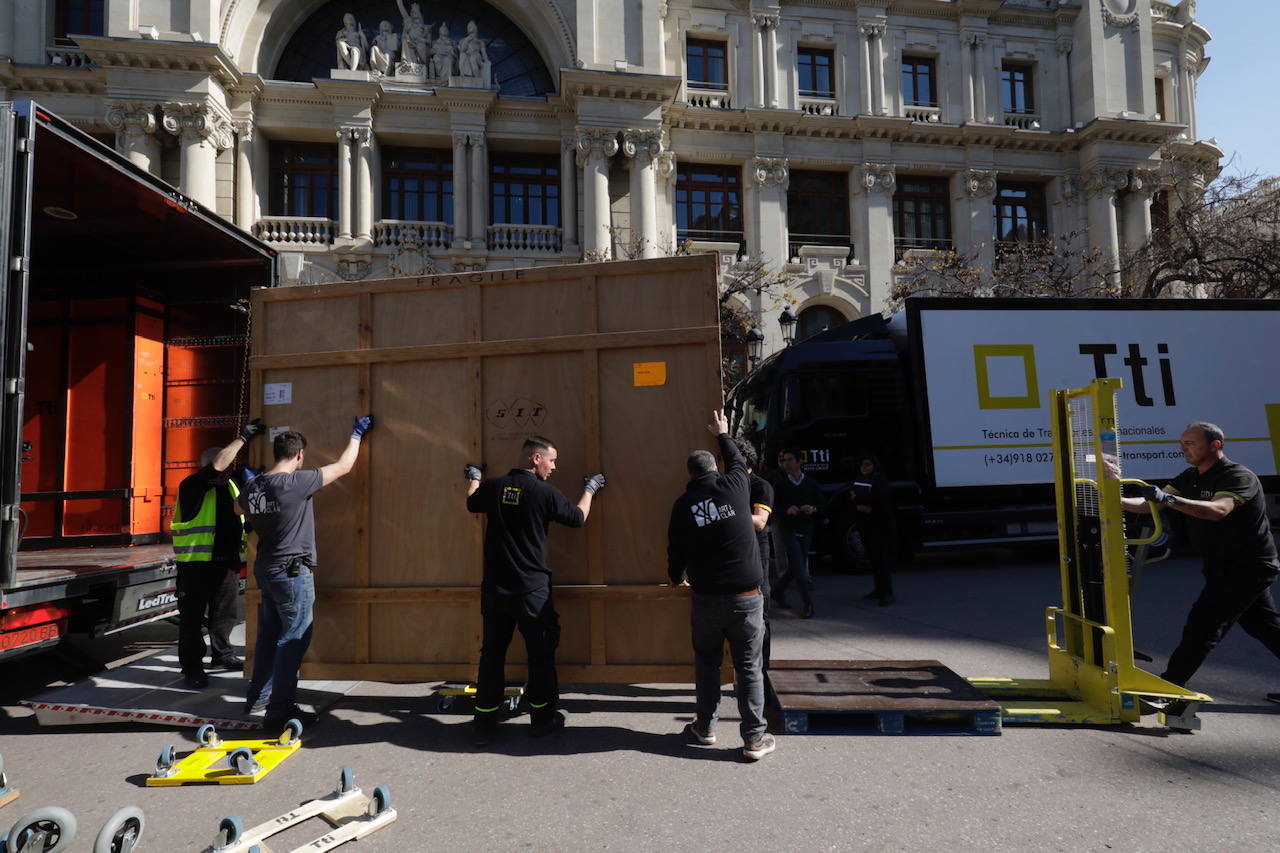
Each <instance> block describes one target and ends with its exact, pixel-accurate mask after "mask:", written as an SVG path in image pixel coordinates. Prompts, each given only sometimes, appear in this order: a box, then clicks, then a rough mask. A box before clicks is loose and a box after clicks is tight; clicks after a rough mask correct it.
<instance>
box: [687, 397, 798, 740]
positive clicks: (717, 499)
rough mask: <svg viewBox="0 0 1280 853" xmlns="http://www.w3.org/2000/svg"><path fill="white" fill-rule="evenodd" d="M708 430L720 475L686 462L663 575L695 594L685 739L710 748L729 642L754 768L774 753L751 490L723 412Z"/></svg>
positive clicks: (701, 460)
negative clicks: (691, 709)
mask: <svg viewBox="0 0 1280 853" xmlns="http://www.w3.org/2000/svg"><path fill="white" fill-rule="evenodd" d="M707 430H708V431H710V432H711V433H712V434H713V435H715V436H716V438H717V440H718V441H719V443H720V454H721V456H722V457H723V459H724V462H725V473H724V474H723V475H721V474H720V473H719V472H718V471H717V470H716V459H715V457H714V456H713V455H711V454H710V453H708V452H707V451H705V450H695V451H694V452H693V453H691V454H689V460H688V463H687V464H688V469H689V485H688V488H686V489H685V493H684V494H683V495H681V496H680V497H679V498H677V499H676V502H675V504H674V505H673V506H672V507H671V522H670V524H669V526H668V528H667V574H668V576H669V577H670V578H671V583H672V584H676V585H683V584H688V585H689V586H691V587H693V601H692V603H691V607H690V617H691V618H690V623H691V626H692V634H693V655H694V672H695V686H696V691H697V702H696V718H695V720H694V721H693V722H692V723H690V724H689V725H688V726H686V727H685V734H686V735H688V736H689V737H690V738H692V739H693V740H694V741H696V742H697V743H700V744H704V745H707V744H713V743H715V742H716V734H715V724H716V719H717V717H718V713H717V712H718V708H719V705H720V661H721V659H722V658H723V655H724V641H725V640H728V641H729V651H730V654H731V656H732V658H733V669H734V672H735V673H736V675H737V682H738V687H737V691H736V692H737V695H738V711H739V714H740V716H741V719H742V723H741V734H742V743H743V747H742V754H743V756H744V757H745V758H747V759H748V760H751V761H758V760H760V759H761V758H764V757H765V756H766V755H768V754H769V753H770V752H773V750H774V747H775V743H774V738H773V735H771V734H769V733H767V732H766V731H765V728H766V723H765V718H764V677H763V673H762V669H761V657H762V651H763V646H764V598H763V596H762V595H761V594H760V583H761V580H762V577H761V571H760V556H759V551H758V550H757V546H756V535H755V530H754V529H753V527H752V524H751V498H750V485H749V480H748V478H747V466H746V462H745V460H744V459H743V458H742V453H741V452H740V451H739V450H738V446H737V445H736V444H735V443H734V441H733V439H731V438H730V437H729V424H728V421H727V420H726V419H725V416H724V411H723V410H716V411H715V412H713V413H712V423H711V424H710V425H708V426H707Z"/></svg>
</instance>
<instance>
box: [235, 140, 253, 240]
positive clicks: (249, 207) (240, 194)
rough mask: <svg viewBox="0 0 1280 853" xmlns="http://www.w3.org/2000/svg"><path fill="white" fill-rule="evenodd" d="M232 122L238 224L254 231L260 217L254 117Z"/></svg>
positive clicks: (245, 229) (242, 227) (243, 228)
mask: <svg viewBox="0 0 1280 853" xmlns="http://www.w3.org/2000/svg"><path fill="white" fill-rule="evenodd" d="M232 124H233V126H234V128H235V134H236V178H235V187H236V189H235V193H236V196H235V197H236V202H235V208H234V209H235V217H236V225H239V226H240V228H241V229H242V230H244V231H252V230H253V224H254V223H255V222H256V221H257V219H258V216H257V210H256V209H255V206H254V194H253V119H249V118H238V119H234V120H233V122H232Z"/></svg>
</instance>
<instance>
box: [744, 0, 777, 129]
mask: <svg viewBox="0 0 1280 853" xmlns="http://www.w3.org/2000/svg"><path fill="white" fill-rule="evenodd" d="M780 17H781V16H780V15H778V14H777V13H776V12H769V13H763V14H757V15H752V17H751V19H752V21H753V22H754V23H755V25H756V26H757V27H758V28H759V29H760V35H761V38H762V40H763V41H764V57H763V59H764V61H763V62H762V63H761V67H762V69H763V73H764V98H763V101H764V103H763V104H761V106H766V107H777V106H778V20H779V18H780Z"/></svg>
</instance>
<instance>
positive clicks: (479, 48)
mask: <svg viewBox="0 0 1280 853" xmlns="http://www.w3.org/2000/svg"><path fill="white" fill-rule="evenodd" d="M488 72H489V53H488V51H486V50H485V47H484V42H483V41H482V40H481V39H480V36H479V35H478V34H477V32H476V22H475V21H469V22H468V23H467V34H466V36H465V37H464V38H463V39H462V41H460V42H458V74H460V75H461V76H463V77H481V78H486V79H485V83H486V85H487V84H488V80H487V78H488V76H489V73H488Z"/></svg>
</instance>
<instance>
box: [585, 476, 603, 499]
mask: <svg viewBox="0 0 1280 853" xmlns="http://www.w3.org/2000/svg"><path fill="white" fill-rule="evenodd" d="M582 488H583V490H585V491H586V493H587V494H589V495H594V494H595V493H596V492H598V491H600V490H601V489H603V488H604V474H592V475H591V476H590V477H583V478H582Z"/></svg>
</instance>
